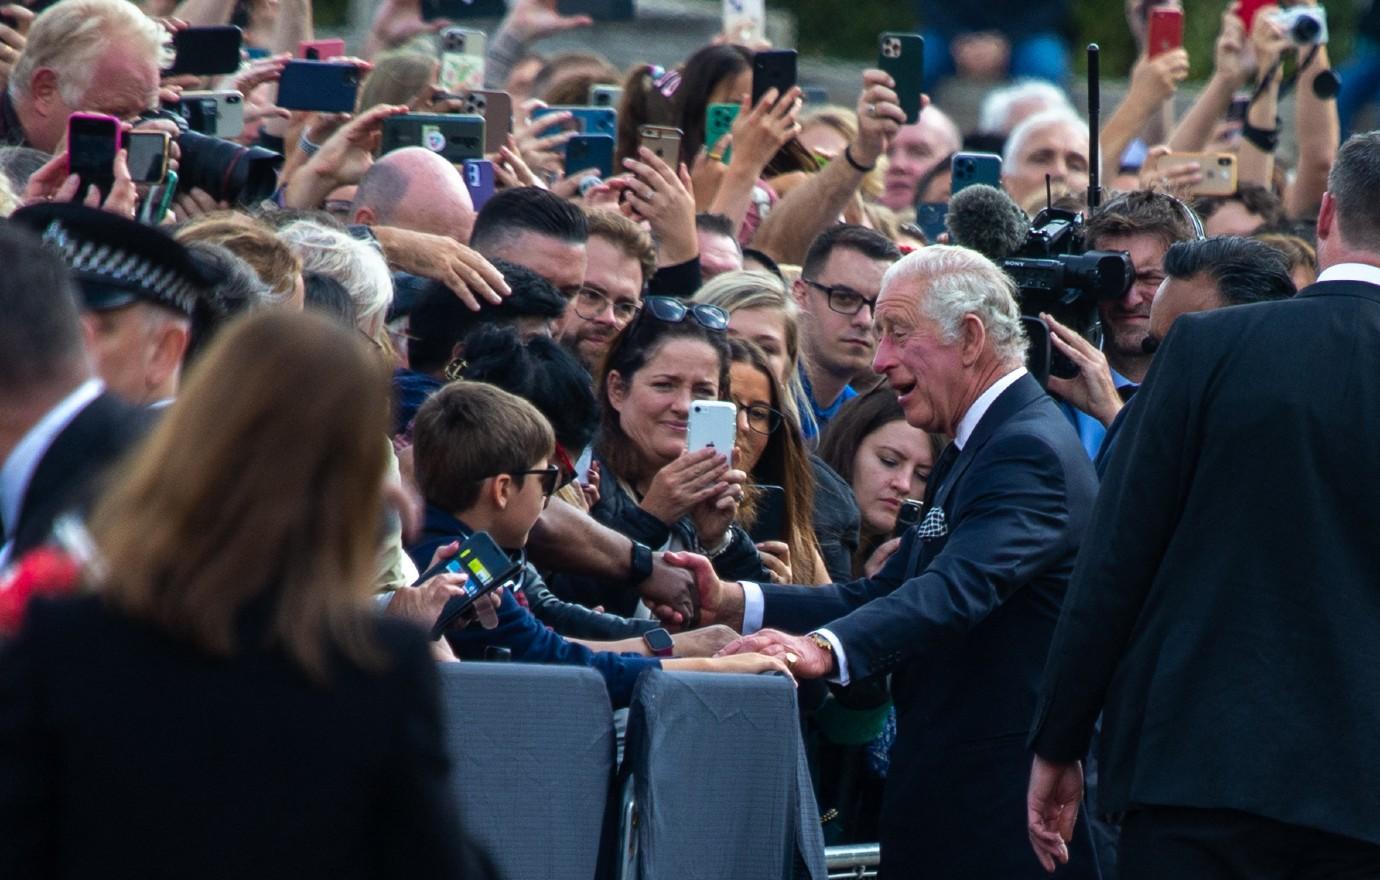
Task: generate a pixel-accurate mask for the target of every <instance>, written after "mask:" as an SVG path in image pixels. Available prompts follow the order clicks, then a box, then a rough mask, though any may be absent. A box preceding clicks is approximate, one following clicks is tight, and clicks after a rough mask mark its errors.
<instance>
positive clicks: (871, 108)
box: [867, 104, 877, 116]
mask: <svg viewBox="0 0 1380 880" xmlns="http://www.w3.org/2000/svg"><path fill="white" fill-rule="evenodd" d="M867 115H868V116H876V115H877V105H876V104H868V105H867Z"/></svg>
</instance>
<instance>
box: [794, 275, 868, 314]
mask: <svg viewBox="0 0 1380 880" xmlns="http://www.w3.org/2000/svg"><path fill="white" fill-rule="evenodd" d="M800 280H801V281H804V282H805V283H806V284H808V285H810V286H811V287H813V288H814V289H815V290H818V291H820V292H821V293H823V294H824V295H825V296H826V297H828V299H829V308H830V309H831V310H832V311H835V312H838V313H839V314H840V315H856V314H857V313H858V312H861V311H862V308H863V306H867V307H868V308H869V309H871V310H872V314H874V315H875V314H877V297H875V296H874V297H872V298H871V299H868V298H867V297H865V296H863V295H862V294H861V293H858V292H857V291H856V290H854V289H853V288H851V287H846V286H844V285H842V284H820V283H819V282H818V281H815V280H813V279H810V278H801V279H800Z"/></svg>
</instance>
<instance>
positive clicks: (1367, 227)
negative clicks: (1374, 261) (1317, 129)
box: [1327, 131, 1380, 254]
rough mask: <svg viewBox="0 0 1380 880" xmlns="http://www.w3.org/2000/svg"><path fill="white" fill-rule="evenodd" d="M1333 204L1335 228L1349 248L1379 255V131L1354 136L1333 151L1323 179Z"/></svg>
mask: <svg viewBox="0 0 1380 880" xmlns="http://www.w3.org/2000/svg"><path fill="white" fill-rule="evenodd" d="M1327 191H1328V192H1329V193H1331V194H1332V198H1333V200H1334V201H1336V203H1337V227H1338V231H1339V232H1340V233H1341V236H1342V241H1343V242H1344V243H1345V244H1346V245H1347V246H1348V247H1351V248H1355V249H1357V250H1364V251H1369V252H1371V253H1376V254H1380V215H1377V213H1376V210H1375V206H1376V204H1378V203H1380V131H1372V132H1367V133H1366V134H1354V135H1352V136H1351V137H1349V138H1347V141H1346V143H1344V144H1342V148H1341V149H1340V150H1338V151H1337V158H1336V159H1334V160H1333V162H1332V171H1331V172H1330V173H1329V174H1328V175H1327Z"/></svg>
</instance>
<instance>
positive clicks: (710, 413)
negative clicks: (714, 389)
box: [685, 400, 738, 458]
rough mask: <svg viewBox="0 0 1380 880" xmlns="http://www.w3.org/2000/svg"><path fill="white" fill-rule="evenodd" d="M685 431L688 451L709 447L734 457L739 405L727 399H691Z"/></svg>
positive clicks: (721, 453)
mask: <svg viewBox="0 0 1380 880" xmlns="http://www.w3.org/2000/svg"><path fill="white" fill-rule="evenodd" d="M685 433H686V447H685V448H686V451H687V452H699V451H700V450H701V449H705V448H706V447H708V448H712V449H713V450H715V451H716V452H718V453H719V454H720V455H726V456H729V457H730V458H732V456H733V441H734V438H736V437H737V436H738V407H737V406H735V405H733V404H732V403H730V402H729V401H727V400H694V401H691V402H690V420H689V424H688V426H687V427H686V432H685Z"/></svg>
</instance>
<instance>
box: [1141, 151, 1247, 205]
mask: <svg viewBox="0 0 1380 880" xmlns="http://www.w3.org/2000/svg"><path fill="white" fill-rule="evenodd" d="M1193 162H1196V163H1198V171H1199V173H1200V174H1202V175H1203V179H1202V181H1201V182H1200V183H1198V184H1196V185H1195V186H1194V187H1193V188H1192V189H1191V190H1190V191H1189V194H1190V195H1194V196H1229V195H1233V194H1235V193H1236V155H1235V154H1233V153H1166V154H1165V155H1163V156H1161V157H1160V158H1159V161H1157V162H1156V163H1155V170H1156V171H1157V172H1159V173H1160V174H1165V173H1167V172H1168V171H1169V170H1170V169H1172V168H1177V167H1180V166H1182V165H1188V164H1190V163H1193Z"/></svg>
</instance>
